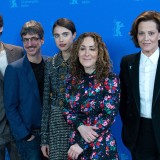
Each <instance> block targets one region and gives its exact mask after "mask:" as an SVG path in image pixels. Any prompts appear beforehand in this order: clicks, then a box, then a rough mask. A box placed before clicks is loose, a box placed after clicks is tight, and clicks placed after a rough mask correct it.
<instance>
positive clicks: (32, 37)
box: [22, 34, 44, 57]
mask: <svg viewBox="0 0 160 160" xmlns="http://www.w3.org/2000/svg"><path fill="white" fill-rule="evenodd" d="M22 41H23V45H24V49H25V51H26V53H27V55H28V56H29V57H33V56H37V55H39V54H40V53H41V52H40V50H41V46H42V44H43V43H44V39H40V38H39V36H38V34H26V35H23V36H22Z"/></svg>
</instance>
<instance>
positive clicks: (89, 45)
mask: <svg viewBox="0 0 160 160" xmlns="http://www.w3.org/2000/svg"><path fill="white" fill-rule="evenodd" d="M71 54H72V57H71V73H70V75H69V76H68V78H67V79H66V83H67V88H66V99H65V100H66V105H65V108H64V109H63V115H64V117H65V119H66V121H67V123H68V124H69V125H70V126H71V128H72V130H71V134H70V148H69V150H68V159H79V160H90V159H92V160H111V159H112V160H118V159H119V158H118V152H117V146H116V141H115V139H114V137H113V135H112V133H111V130H110V127H111V126H112V124H113V122H114V119H115V116H116V115H117V113H118V107H119V99H120V84H119V78H118V76H117V75H116V74H114V73H113V72H112V71H111V69H112V64H111V61H110V57H109V53H108V50H107V48H106V45H105V43H104V42H103V41H102V38H101V37H100V36H99V35H98V34H96V33H92V32H87V33H84V34H82V35H80V36H79V38H78V39H77V41H76V42H75V43H74V45H73V49H72V53H71Z"/></svg>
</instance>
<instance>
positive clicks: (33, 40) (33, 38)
mask: <svg viewBox="0 0 160 160" xmlns="http://www.w3.org/2000/svg"><path fill="white" fill-rule="evenodd" d="M39 39H40V38H38V37H31V38H23V39H22V42H23V43H24V44H28V43H29V41H30V42H31V43H36V42H37V41H38V40H39Z"/></svg>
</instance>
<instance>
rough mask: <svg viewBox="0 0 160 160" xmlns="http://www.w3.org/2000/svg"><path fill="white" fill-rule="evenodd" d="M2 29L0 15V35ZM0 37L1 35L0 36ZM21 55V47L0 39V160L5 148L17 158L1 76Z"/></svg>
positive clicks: (3, 158)
mask: <svg viewBox="0 0 160 160" xmlns="http://www.w3.org/2000/svg"><path fill="white" fill-rule="evenodd" d="M2 31H3V17H2V16H1V15H0V36H1V35H2ZM0 38H1V37H0ZM22 56H23V48H22V47H18V46H14V45H10V44H5V43H3V42H2V41H1V40H0V160H5V149H7V150H8V153H9V156H10V160H19V155H18V152H17V149H16V144H15V142H14V139H13V137H12V135H11V131H10V127H9V125H8V121H7V119H6V114H5V110H4V102H3V77H4V73H5V69H6V66H7V65H8V64H9V63H11V62H13V61H16V60H18V59H20V58H21V57H22Z"/></svg>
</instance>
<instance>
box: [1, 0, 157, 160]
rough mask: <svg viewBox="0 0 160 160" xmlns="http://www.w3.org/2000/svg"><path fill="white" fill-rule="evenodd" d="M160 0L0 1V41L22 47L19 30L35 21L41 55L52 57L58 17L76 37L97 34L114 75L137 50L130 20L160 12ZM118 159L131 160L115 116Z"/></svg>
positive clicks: (119, 121) (55, 49)
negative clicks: (42, 34)
mask: <svg viewBox="0 0 160 160" xmlns="http://www.w3.org/2000/svg"><path fill="white" fill-rule="evenodd" d="M159 7H160V0H0V14H2V15H3V18H4V30H3V34H2V37H1V40H2V41H3V42H5V43H10V44H15V45H20V46H22V42H21V37H20V30H21V28H22V26H23V24H24V23H25V22H26V21H29V20H36V21H39V22H40V23H41V24H42V26H43V28H44V31H45V43H44V45H43V46H42V53H43V54H44V55H47V56H53V55H54V54H55V53H57V52H58V49H57V48H56V46H55V43H54V39H53V36H52V26H53V23H54V22H55V21H56V20H57V19H58V18H62V17H66V18H68V19H71V20H72V21H73V22H74V23H75V25H76V29H77V37H78V36H79V35H80V34H81V33H83V32H97V33H98V34H100V35H101V36H102V38H103V40H104V41H105V43H106V45H107V47H108V50H109V53H110V57H111V59H112V61H113V67H114V72H116V73H117V74H119V65H120V60H121V58H122V56H124V55H126V54H131V53H134V52H137V51H139V49H138V48H135V46H134V44H133V43H132V41H131V38H130V36H129V32H130V29H131V25H132V22H133V21H134V19H135V18H136V17H137V16H138V15H139V14H140V13H141V12H143V11H146V10H157V11H160V8H159ZM112 130H113V134H114V135H115V137H116V140H117V145H118V150H119V155H120V159H121V160H131V156H130V153H129V151H128V150H127V149H126V147H125V146H124V145H123V143H122V140H121V119H120V117H119V115H118V116H117V117H116V122H115V123H114V126H113V127H112Z"/></svg>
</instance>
